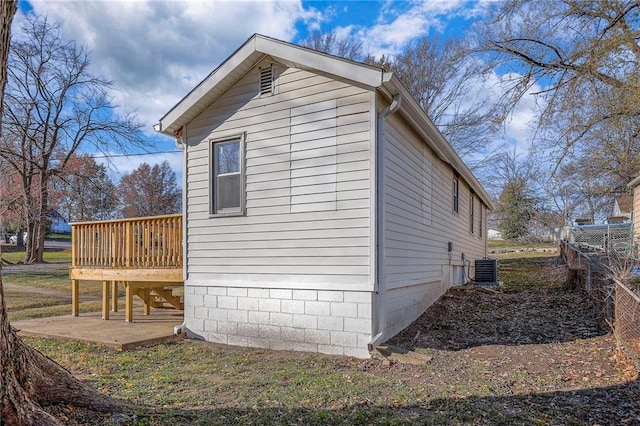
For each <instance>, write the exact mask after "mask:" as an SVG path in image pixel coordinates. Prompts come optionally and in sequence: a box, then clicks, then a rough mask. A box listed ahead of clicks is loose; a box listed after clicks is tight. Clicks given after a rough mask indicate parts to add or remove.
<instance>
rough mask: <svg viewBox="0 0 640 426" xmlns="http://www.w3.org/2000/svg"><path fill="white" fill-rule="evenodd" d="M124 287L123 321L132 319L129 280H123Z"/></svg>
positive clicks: (131, 296) (131, 292)
mask: <svg viewBox="0 0 640 426" xmlns="http://www.w3.org/2000/svg"><path fill="white" fill-rule="evenodd" d="M124 288H125V296H124V297H125V303H124V304H125V308H124V322H131V321H133V289H132V288H131V285H130V283H129V282H127V281H125V282H124Z"/></svg>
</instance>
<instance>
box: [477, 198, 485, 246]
mask: <svg viewBox="0 0 640 426" xmlns="http://www.w3.org/2000/svg"><path fill="white" fill-rule="evenodd" d="M478 216H479V217H478V219H479V220H480V221H479V223H478V234H480V239H482V238H483V237H484V235H482V233H483V231H484V206H483V205H482V201H481V202H480V209H479V210H478Z"/></svg>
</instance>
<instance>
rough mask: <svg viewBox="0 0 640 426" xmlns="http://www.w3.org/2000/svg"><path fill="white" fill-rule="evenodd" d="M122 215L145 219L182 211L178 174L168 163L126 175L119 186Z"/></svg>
mask: <svg viewBox="0 0 640 426" xmlns="http://www.w3.org/2000/svg"><path fill="white" fill-rule="evenodd" d="M118 194H119V196H120V206H121V214H122V216H123V217H144V216H155V215H162V214H170V213H179V212H180V211H181V210H182V194H181V192H180V189H179V188H178V184H177V181H176V174H175V172H174V171H173V170H172V169H171V167H170V166H169V163H168V162H167V161H163V162H162V163H161V164H155V165H154V166H153V167H152V166H150V165H149V164H147V163H143V164H141V165H140V166H139V167H138V168H137V169H136V170H134V171H133V172H131V173H130V174H128V175H124V176H123V177H122V179H121V180H120V184H119V185H118Z"/></svg>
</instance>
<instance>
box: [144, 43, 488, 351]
mask: <svg viewBox="0 0 640 426" xmlns="http://www.w3.org/2000/svg"><path fill="white" fill-rule="evenodd" d="M155 128H156V130H157V131H159V132H162V133H164V134H166V135H172V136H174V137H175V138H176V142H177V143H178V145H179V146H181V147H182V148H183V149H184V164H185V173H184V184H183V185H184V186H183V188H184V209H185V211H184V217H185V233H184V234H185V237H184V247H185V327H186V333H187V335H188V336H190V337H196V338H203V339H205V340H208V341H212V342H221V343H226V344H231V345H244V346H254V347H265V348H267V347H268V348H272V349H293V350H302V351H312V352H323V353H333V354H344V355H352V356H358V357H368V356H369V349H370V348H372V347H375V346H376V345H378V344H380V343H382V342H384V341H385V340H386V339H388V338H390V337H392V336H393V335H394V334H396V333H398V332H399V331H401V330H402V329H404V328H405V327H407V326H408V325H409V324H410V323H411V322H412V321H414V320H415V319H416V318H417V317H418V316H420V315H421V314H422V313H423V312H424V311H425V309H426V308H427V307H429V306H430V305H431V304H432V303H434V302H435V301H436V300H437V299H438V298H439V297H440V296H441V295H442V294H443V293H444V292H445V291H446V290H447V289H448V288H449V287H450V286H451V285H453V284H462V283H463V282H464V281H465V272H466V271H467V270H470V275H471V276H472V277H473V275H474V260H475V259H481V258H483V257H485V256H486V255H487V236H486V232H487V214H488V209H490V208H492V204H491V201H490V198H489V196H488V195H487V193H486V191H485V190H484V189H483V188H482V186H481V185H480V184H479V183H478V181H477V180H476V178H475V177H474V176H473V174H472V173H471V172H470V171H469V169H468V168H467V167H466V166H465V165H464V164H463V162H462V161H461V160H460V158H459V157H458V156H457V155H456V153H455V152H454V150H453V149H452V148H451V146H450V145H449V144H448V143H447V141H446V140H445V139H444V138H443V136H442V135H441V134H440V132H438V130H437V129H436V127H435V126H434V124H433V123H432V122H431V121H430V120H429V119H428V118H427V116H426V115H425V113H424V112H423V111H422V110H421V109H420V107H419V105H418V104H417V103H416V101H415V100H414V99H412V98H411V96H410V95H409V93H408V92H407V90H406V89H405V88H404V87H403V86H402V84H401V83H400V82H399V80H398V79H397V77H396V76H395V75H394V74H393V73H388V72H384V71H382V70H381V69H379V68H375V67H371V66H368V65H364V64H361V63H357V62H353V61H349V60H345V59H341V58H338V57H334V56H331V55H327V54H324V53H319V52H316V51H313V50H310V49H307V48H303V47H298V46H295V45H292V44H289V43H285V42H281V41H278V40H274V39H271V38H268V37H264V36H261V35H255V36H253V37H251V38H250V39H249V40H248V41H247V42H246V43H245V44H244V45H242V46H241V47H240V48H239V49H238V50H237V51H236V52H235V53H234V54H233V55H232V56H231V57H229V58H228V59H227V60H226V61H225V62H224V63H222V65H220V66H219V67H218V68H217V69H216V70H214V71H213V72H212V73H211V74H210V75H209V76H208V77H207V78H206V79H205V80H204V81H202V82H201V83H200V84H199V85H198V86H197V87H195V88H194V89H193V90H192V91H191V92H190V93H189V94H188V95H187V96H186V97H185V98H184V99H182V100H181V101H180V102H179V103H178V104H177V105H176V106H175V107H173V109H171V111H169V112H168V113H167V114H166V115H165V116H164V117H163V118H162V119H161V120H160V122H159V123H158V124H157V125H156V126H155ZM452 338H455V336H453V337H452Z"/></svg>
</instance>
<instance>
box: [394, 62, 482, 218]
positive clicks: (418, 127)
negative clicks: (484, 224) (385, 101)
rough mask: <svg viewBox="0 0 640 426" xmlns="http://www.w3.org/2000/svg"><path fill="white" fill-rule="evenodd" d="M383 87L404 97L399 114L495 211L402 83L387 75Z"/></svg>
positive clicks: (474, 178)
mask: <svg viewBox="0 0 640 426" xmlns="http://www.w3.org/2000/svg"><path fill="white" fill-rule="evenodd" d="M382 86H383V87H384V88H385V89H387V91H388V92H389V93H390V94H391V95H395V94H400V95H402V97H403V100H402V104H401V106H400V111H399V112H400V113H401V114H403V115H404V118H405V119H406V120H407V121H408V122H409V124H411V126H412V127H413V129H414V130H415V131H416V132H418V133H419V134H420V135H421V136H422V138H423V140H424V141H425V143H426V144H427V146H428V147H429V148H431V150H433V151H434V152H435V154H436V155H437V156H438V158H440V160H442V161H444V162H445V163H447V164H449V165H451V167H452V168H453V169H454V170H455V171H456V172H457V173H458V174H459V175H460V176H461V177H462V178H464V180H465V181H466V182H467V183H468V184H469V186H470V187H471V188H472V189H473V191H474V192H475V193H476V195H478V197H480V199H482V201H484V203H485V205H486V206H487V207H488V208H489V209H490V210H495V205H494V203H493V201H492V200H491V197H490V196H489V194H488V193H487V191H486V190H485V189H484V187H483V186H482V185H481V184H480V182H479V181H478V179H477V178H476V177H475V175H474V174H473V172H472V171H471V170H469V168H468V167H467V165H466V164H465V163H464V161H462V159H461V158H460V156H459V155H458V153H457V152H456V151H455V150H454V149H453V147H452V146H451V144H449V142H447V140H446V139H445V138H444V136H443V135H442V133H440V131H439V130H438V128H437V127H436V126H435V124H434V123H433V122H432V121H431V119H430V118H429V117H428V116H427V114H426V113H425V112H424V111H423V110H422V108H420V105H418V103H417V102H416V100H415V99H414V98H413V97H412V96H411V95H410V94H409V91H408V90H407V89H406V88H405V87H404V85H403V84H402V82H400V80H399V79H398V78H397V77H396V76H395V75H394V74H393V73H385V75H384V77H383V84H382Z"/></svg>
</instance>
